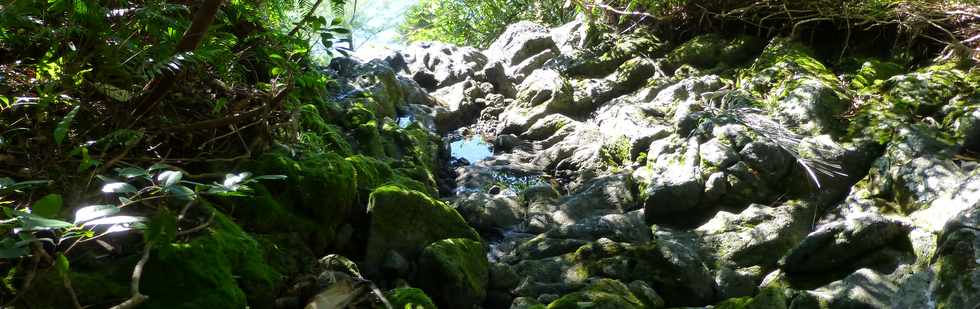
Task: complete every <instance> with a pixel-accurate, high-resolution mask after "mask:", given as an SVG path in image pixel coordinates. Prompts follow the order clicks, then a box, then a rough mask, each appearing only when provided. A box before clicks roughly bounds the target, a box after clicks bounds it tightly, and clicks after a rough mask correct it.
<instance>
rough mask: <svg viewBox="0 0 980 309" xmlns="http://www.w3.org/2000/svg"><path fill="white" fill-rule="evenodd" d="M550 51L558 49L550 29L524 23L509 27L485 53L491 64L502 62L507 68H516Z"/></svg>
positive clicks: (528, 22)
mask: <svg viewBox="0 0 980 309" xmlns="http://www.w3.org/2000/svg"><path fill="white" fill-rule="evenodd" d="M548 49H557V46H555V41H554V40H552V39H551V34H550V33H549V32H548V29H547V28H545V27H544V26H541V25H538V24H535V23H533V22H530V21H522V22H517V23H514V24H511V25H510V26H507V30H504V33H503V34H501V35H500V36H499V37H497V40H496V41H494V42H493V43H492V44H490V47H489V48H487V50H486V51H484V53H485V54H487V55H490V63H494V62H501V63H503V65H504V66H505V67H514V66H516V65H518V64H520V63H521V62H522V61H524V60H526V59H527V58H530V57H531V56H534V55H537V54H538V53H540V52H542V51H545V50H548Z"/></svg>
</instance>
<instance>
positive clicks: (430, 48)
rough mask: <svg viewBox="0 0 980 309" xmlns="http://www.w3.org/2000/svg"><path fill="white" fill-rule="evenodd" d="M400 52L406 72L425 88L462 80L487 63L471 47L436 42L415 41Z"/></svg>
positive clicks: (479, 53) (478, 52) (434, 88)
mask: <svg viewBox="0 0 980 309" xmlns="http://www.w3.org/2000/svg"><path fill="white" fill-rule="evenodd" d="M402 53H403V55H404V59H405V63H406V68H407V71H408V72H407V73H408V75H409V76H411V77H412V79H413V80H415V81H416V82H417V83H418V84H419V85H420V86H422V88H425V89H427V90H429V91H434V90H436V89H439V88H443V87H446V86H449V85H452V84H455V83H458V82H462V81H463V80H465V79H466V78H467V77H472V76H473V75H474V74H475V73H476V72H477V71H479V70H481V69H482V68H483V67H484V66H485V65H486V64H487V57H486V56H484V55H483V54H482V53H481V52H480V51H479V50H477V49H475V48H472V47H456V46H453V45H449V44H444V43H438V42H421V43H415V44H412V45H410V46H408V47H407V48H406V49H405V50H404V51H403V52H402Z"/></svg>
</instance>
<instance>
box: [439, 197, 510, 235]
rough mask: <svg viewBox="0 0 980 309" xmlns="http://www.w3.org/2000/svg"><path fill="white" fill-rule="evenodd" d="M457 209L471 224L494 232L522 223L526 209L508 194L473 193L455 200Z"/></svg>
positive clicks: (485, 230) (454, 203) (484, 230)
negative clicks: (507, 195)
mask: <svg viewBox="0 0 980 309" xmlns="http://www.w3.org/2000/svg"><path fill="white" fill-rule="evenodd" d="M453 207H454V208H456V211H458V212H459V214H460V215H462V216H463V218H464V219H466V222H468V223H469V224H470V225H472V226H473V227H474V228H476V229H477V230H480V231H483V232H493V231H497V230H501V229H506V228H510V227H513V226H515V225H517V224H520V223H521V222H522V221H523V219H524V209H523V208H522V207H521V205H520V204H518V203H517V201H515V200H514V199H512V198H510V197H506V196H499V195H489V194H485V193H472V194H468V195H466V196H463V197H460V198H458V199H457V200H456V201H455V202H453Z"/></svg>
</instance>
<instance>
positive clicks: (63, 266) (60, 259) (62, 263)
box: [54, 252, 69, 276]
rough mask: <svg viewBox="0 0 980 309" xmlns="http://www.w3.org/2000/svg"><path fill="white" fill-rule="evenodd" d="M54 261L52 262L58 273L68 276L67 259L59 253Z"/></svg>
mask: <svg viewBox="0 0 980 309" xmlns="http://www.w3.org/2000/svg"><path fill="white" fill-rule="evenodd" d="M54 261H55V262H54V265H55V267H56V268H58V273H60V274H61V275H62V276H65V275H68V270H69V265H68V257H66V256H65V255H64V254H63V253H61V252H59V253H58V255H57V258H55V260H54Z"/></svg>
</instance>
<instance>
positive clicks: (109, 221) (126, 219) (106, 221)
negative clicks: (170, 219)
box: [83, 216, 146, 226]
mask: <svg viewBox="0 0 980 309" xmlns="http://www.w3.org/2000/svg"><path fill="white" fill-rule="evenodd" d="M143 221H146V218H144V217H135V216H114V217H108V218H102V219H96V220H92V221H89V222H85V224H83V225H84V226H98V225H116V224H131V223H136V222H143Z"/></svg>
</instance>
